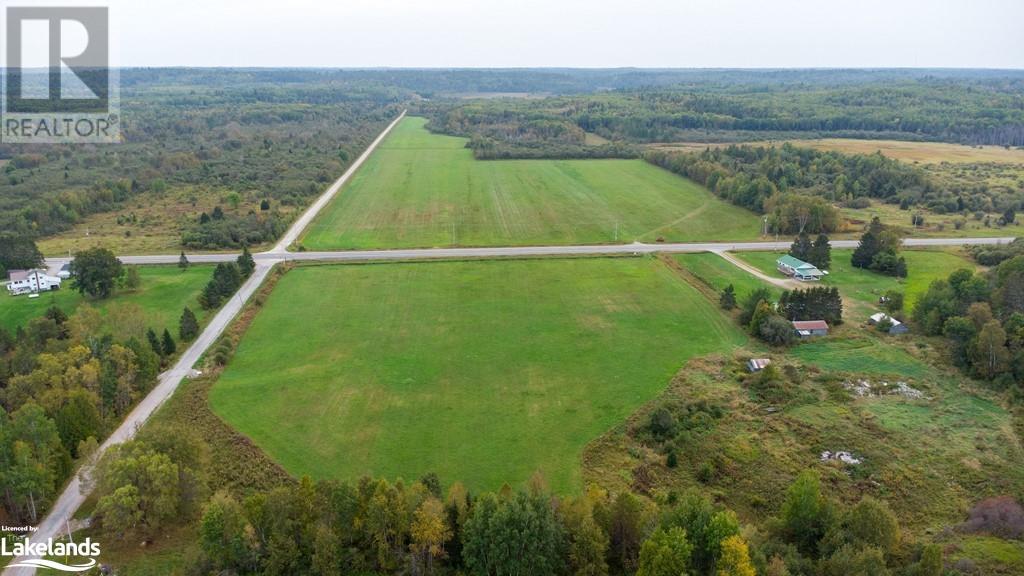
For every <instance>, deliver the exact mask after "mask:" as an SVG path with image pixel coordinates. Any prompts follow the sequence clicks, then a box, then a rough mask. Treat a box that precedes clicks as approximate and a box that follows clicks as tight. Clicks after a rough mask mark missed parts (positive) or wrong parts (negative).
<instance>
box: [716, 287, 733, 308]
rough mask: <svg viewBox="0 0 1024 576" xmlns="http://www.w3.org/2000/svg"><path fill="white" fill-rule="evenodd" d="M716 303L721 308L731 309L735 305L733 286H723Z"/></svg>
mask: <svg viewBox="0 0 1024 576" xmlns="http://www.w3.org/2000/svg"><path fill="white" fill-rule="evenodd" d="M718 305H719V306H721V307H722V309H723V310H732V309H733V308H735V307H736V289H735V288H733V286H732V284H729V285H728V286H726V287H725V290H722V295H721V296H720V297H719V298H718Z"/></svg>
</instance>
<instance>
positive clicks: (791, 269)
mask: <svg viewBox="0 0 1024 576" xmlns="http://www.w3.org/2000/svg"><path fill="white" fill-rule="evenodd" d="M775 266H776V267H777V268H778V269H779V272H782V273H783V274H785V275H786V276H792V277H793V278H796V279H797V280H800V281H801V282H816V281H818V280H821V277H822V276H824V275H825V274H828V272H822V271H821V270H818V267H817V266H815V265H814V264H811V263H809V262H804V261H803V260H801V259H799V258H793V257H792V256H790V255H789V254H786V255H784V256H781V257H779V259H778V260H776V261H775Z"/></svg>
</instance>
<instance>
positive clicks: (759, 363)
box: [747, 358, 772, 370]
mask: <svg viewBox="0 0 1024 576" xmlns="http://www.w3.org/2000/svg"><path fill="white" fill-rule="evenodd" d="M771 363H772V361H771V359H770V358H751V359H750V360H748V361H747V366H750V367H751V368H753V369H754V370H763V369H764V368H765V367H767V366H768V365H769V364H771Z"/></svg>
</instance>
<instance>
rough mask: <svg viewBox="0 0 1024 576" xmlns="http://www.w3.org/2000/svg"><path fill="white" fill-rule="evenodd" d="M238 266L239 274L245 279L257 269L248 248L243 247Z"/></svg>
mask: <svg viewBox="0 0 1024 576" xmlns="http://www.w3.org/2000/svg"><path fill="white" fill-rule="evenodd" d="M237 264H238V272H239V273H240V274H241V275H242V277H243V278H248V277H249V275H250V274H252V271H253V270H255V269H256V261H255V260H253V258H252V254H251V253H250V252H249V247H248V246H245V245H243V246H242V253H241V254H239V255H238V261H237Z"/></svg>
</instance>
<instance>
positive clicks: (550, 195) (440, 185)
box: [301, 118, 761, 250]
mask: <svg viewBox="0 0 1024 576" xmlns="http://www.w3.org/2000/svg"><path fill="white" fill-rule="evenodd" d="M425 122H426V121H425V120H424V119H423V118H406V119H405V120H403V121H402V122H401V123H400V124H399V125H398V126H396V127H395V129H394V132H392V133H391V134H389V135H388V137H387V138H386V139H385V140H384V142H382V143H381V146H380V147H379V148H378V149H377V150H376V151H375V152H374V153H373V155H372V156H371V157H370V158H369V159H368V160H367V162H366V163H365V164H364V165H363V167H362V168H361V169H360V170H359V172H358V173H357V174H356V175H355V176H354V177H353V179H352V180H351V181H350V182H349V183H348V184H347V185H346V186H345V187H344V188H343V189H342V190H341V192H340V193H339V195H338V197H337V198H335V199H334V201H332V202H331V204H330V205H328V206H327V208H325V209H324V211H323V212H322V213H321V214H320V216H319V217H318V218H317V219H316V220H315V221H314V222H313V224H312V225H311V226H310V228H309V230H308V231H307V233H306V234H305V237H304V238H303V239H302V241H301V243H302V245H303V246H304V247H305V248H308V249H311V250H326V249H350V248H352V249H356V248H410V247H431V246H495V245H529V244H597V243H608V242H614V241H616V239H617V240H618V241H620V242H631V241H633V240H641V241H651V242H653V241H655V240H657V239H658V238H659V237H663V238H664V239H665V240H666V241H691V240H705V241H710V240H749V239H755V238H756V237H757V234H758V231H759V230H760V225H761V222H760V220H759V219H758V217H757V216H756V215H755V214H754V213H752V212H749V211H747V210H744V209H742V208H737V207H735V206H732V205H730V204H727V203H725V202H723V201H721V200H719V199H718V198H716V197H715V196H714V195H713V194H711V192H709V191H708V190H706V189H704V188H702V187H700V186H698V185H697V184H694V183H693V182H690V181H689V180H686V179H683V178H680V177H678V176H676V175H674V174H672V173H670V172H668V171H666V170H662V169H660V168H656V167H654V166H652V165H650V164H647V163H645V162H643V161H641V160H499V161H477V160H474V158H473V154H472V151H470V150H469V149H467V148H466V147H465V144H466V140H465V139H463V138H455V137H451V136H441V135H435V134H431V133H430V132H428V131H427V130H426V129H425V128H424V127H423V125H424V123H425Z"/></svg>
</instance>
